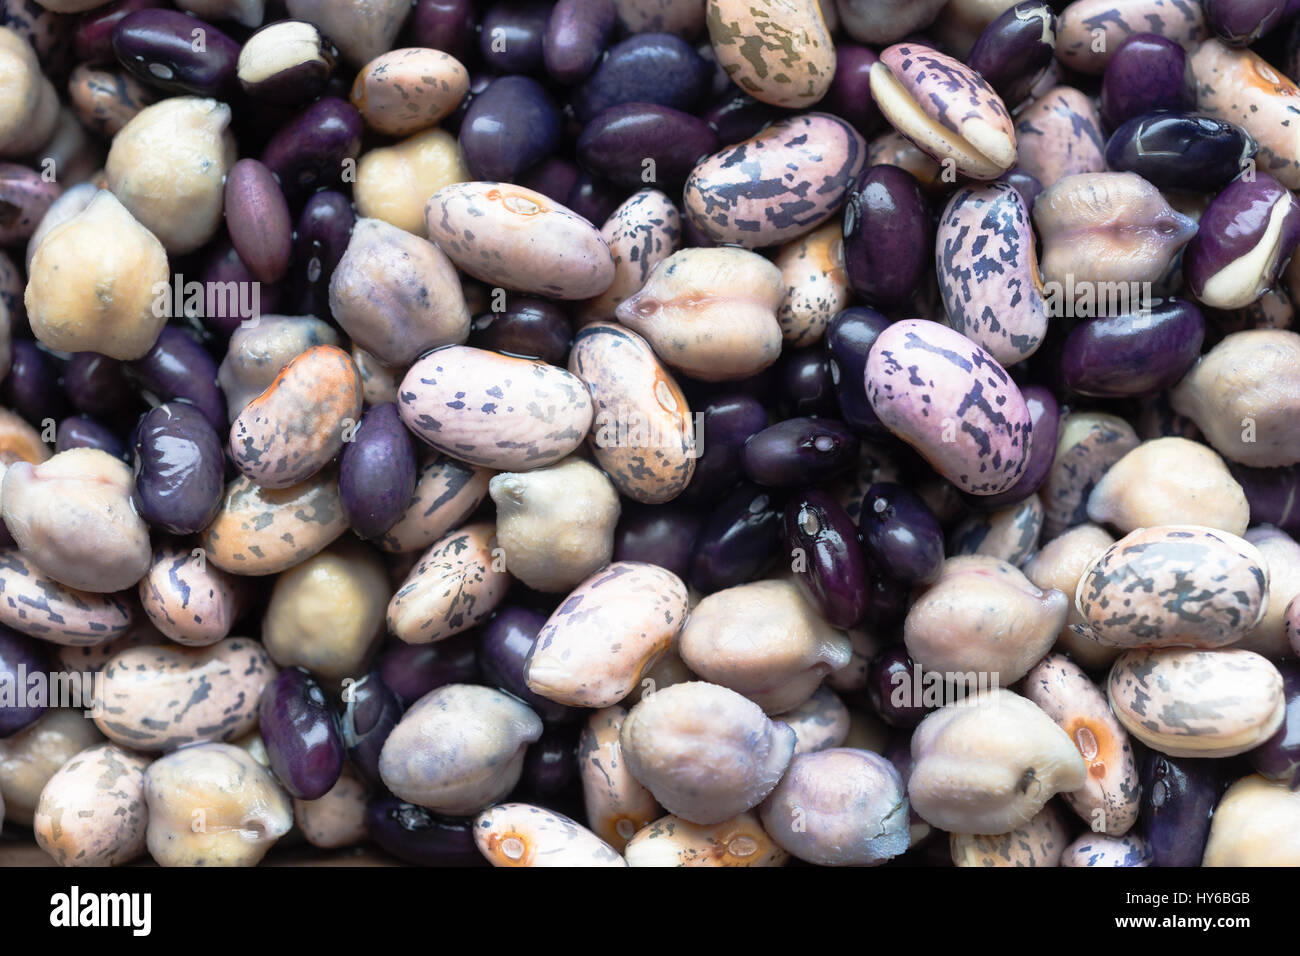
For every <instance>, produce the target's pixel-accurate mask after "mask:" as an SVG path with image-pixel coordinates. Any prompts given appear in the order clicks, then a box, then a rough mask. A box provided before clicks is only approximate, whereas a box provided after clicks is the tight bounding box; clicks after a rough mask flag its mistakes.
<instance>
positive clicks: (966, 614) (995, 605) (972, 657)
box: [903, 555, 1070, 686]
mask: <svg viewBox="0 0 1300 956" xmlns="http://www.w3.org/2000/svg"><path fill="white" fill-rule="evenodd" d="M1069 608H1070V599H1069V598H1068V597H1067V596H1066V595H1065V594H1063V593H1062V592H1060V591H1055V590H1052V591H1040V590H1039V589H1038V588H1037V587H1035V586H1034V585H1033V584H1032V583H1031V582H1030V581H1029V579H1028V578H1026V577H1025V576H1024V575H1023V574H1022V573H1021V572H1019V571H1017V570H1016V569H1015V568H1014V567H1012V566H1011V565H1010V564H1007V563H1006V562H1005V561H999V560H998V559H997V558H993V557H988V556H986V555H973V556H967V557H956V558H949V559H948V560H947V561H945V562H944V563H943V569H942V571H941V572H940V575H939V579H938V580H937V581H936V582H935V583H934V584H932V585H931V586H930V587H929V588H928V589H927V590H926V591H925V592H924V593H923V594H921V595H920V596H919V597H918V598H917V599H916V601H915V602H913V604H912V607H911V610H909V611H908V612H907V619H906V620H905V621H904V623H903V640H904V641H905V642H906V643H907V651H908V653H909V654H910V655H911V657H912V660H913V661H914V662H915V663H916V664H917V666H918V667H920V668H921V670H923V671H931V672H934V673H942V674H945V675H962V676H964V675H966V674H971V673H975V674H979V675H985V674H991V675H993V678H992V679H993V680H994V681H996V683H994V684H993V686H999V685H1001V686H1008V685H1010V684H1012V683H1014V682H1015V681H1018V680H1020V678H1021V677H1024V676H1025V674H1026V673H1027V672H1028V671H1029V669H1030V668H1031V667H1033V666H1034V664H1035V663H1037V662H1038V661H1039V660H1040V659H1042V657H1043V655H1044V654H1046V653H1047V652H1048V650H1049V649H1050V648H1051V646H1052V644H1053V643H1054V642H1055V640H1056V635H1057V634H1058V633H1059V632H1060V630H1061V628H1062V627H1063V626H1064V624H1065V618H1066V615H1067V614H1068V612H1069ZM946 679H947V680H949V681H951V680H953V679H954V678H952V677H948V678H946ZM986 683H987V678H986Z"/></svg>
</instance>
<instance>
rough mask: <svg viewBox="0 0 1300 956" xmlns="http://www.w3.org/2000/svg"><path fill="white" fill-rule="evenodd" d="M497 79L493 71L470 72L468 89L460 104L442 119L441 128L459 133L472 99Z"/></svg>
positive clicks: (472, 101) (454, 133)
mask: <svg viewBox="0 0 1300 956" xmlns="http://www.w3.org/2000/svg"><path fill="white" fill-rule="evenodd" d="M496 79H497V76H496V74H495V73H472V74H470V78H469V90H468V91H467V92H466V93H465V95H464V96H463V97H462V98H461V101H460V105H459V106H457V107H456V108H455V109H454V110H452V111H451V114H450V115H449V116H447V117H445V118H444V119H443V121H442V128H443V129H445V130H446V131H447V132H449V133H451V134H452V135H457V136H458V135H460V127H461V123H463V122H464V120H465V114H466V113H468V112H469V108H470V107H471V106H473V105H474V101H475V100H476V99H478V97H479V96H481V95H482V93H483V91H484V90H486V89H487V88H488V87H489V86H491V85H492V84H493V83H494V82H495V81H496Z"/></svg>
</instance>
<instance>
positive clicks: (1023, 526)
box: [951, 495, 1043, 567]
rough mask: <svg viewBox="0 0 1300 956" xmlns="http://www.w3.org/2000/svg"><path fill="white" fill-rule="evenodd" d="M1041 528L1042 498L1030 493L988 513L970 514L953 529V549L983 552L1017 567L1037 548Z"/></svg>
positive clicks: (953, 551) (975, 552) (954, 552)
mask: <svg viewBox="0 0 1300 956" xmlns="http://www.w3.org/2000/svg"><path fill="white" fill-rule="evenodd" d="M1042 531H1043V502H1042V500H1041V499H1040V498H1039V497H1038V496H1037V495H1030V496H1029V497H1028V498H1026V499H1024V501H1021V502H1020V503H1018V504H1014V505H1008V506H1007V507H1005V508H1001V509H999V510H998V511H994V512H990V513H988V514H975V515H971V516H970V517H969V518H967V519H966V520H965V521H963V522H962V523H961V524H959V525H957V527H956V528H954V529H953V532H952V548H951V550H952V553H953V554H955V555H962V554H983V555H989V556H990V557H994V558H997V559H998V560H1000V561H1005V562H1006V563H1007V564H1010V565H1011V566H1012V567H1019V566H1020V565H1022V564H1024V563H1025V560H1026V559H1027V558H1028V557H1029V556H1030V555H1031V554H1033V553H1034V552H1035V551H1037V550H1038V541H1039V537H1040V536H1041V534H1042Z"/></svg>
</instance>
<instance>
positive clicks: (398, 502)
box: [339, 402, 416, 540]
mask: <svg viewBox="0 0 1300 956" xmlns="http://www.w3.org/2000/svg"><path fill="white" fill-rule="evenodd" d="M415 471H416V463H415V443H414V441H412V439H411V433H410V432H409V431H408V430H407V428H406V426H405V425H403V424H402V419H401V418H400V417H399V416H398V414H397V405H396V403H394V402H384V403H383V404H382V405H375V406H372V407H371V408H369V409H367V410H366V413H365V414H364V415H363V416H362V417H361V423H360V425H358V426H357V430H356V434H355V435H353V436H352V439H351V440H350V441H348V442H347V443H346V444H344V446H343V453H342V455H340V456H339V500H340V501H341V502H342V504H343V514H344V515H346V516H347V519H348V524H349V525H351V527H352V530H353V531H355V532H356V533H357V535H358V536H359V537H361V538H366V539H368V540H371V539H374V538H378V537H380V536H382V535H383V533H384V532H385V531H387V530H388V529H389V528H391V527H392V526H393V525H395V524H396V523H397V519H398V518H400V517H402V512H404V511H405V510H406V506H407V505H409V504H410V503H411V496H412V495H414V494H415Z"/></svg>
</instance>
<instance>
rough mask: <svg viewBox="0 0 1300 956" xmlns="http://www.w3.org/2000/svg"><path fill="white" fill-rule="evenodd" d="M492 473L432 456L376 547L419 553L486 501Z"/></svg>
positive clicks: (394, 551)
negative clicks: (408, 497)
mask: <svg viewBox="0 0 1300 956" xmlns="http://www.w3.org/2000/svg"><path fill="white" fill-rule="evenodd" d="M491 477H492V472H491V471H490V470H489V469H487V468H478V467H475V466H473V465H467V464H465V463H464V462H460V461H457V460H456V459H454V458H446V457H444V456H442V455H434V456H432V457H431V458H430V459H429V460H428V461H427V462H426V463H425V464H424V465H423V466H422V467H421V468H420V471H419V474H418V475H417V476H416V480H415V494H414V495H413V496H412V497H411V503H410V504H408V505H407V506H406V510H405V511H403V512H402V516H401V517H400V518H398V519H397V523H396V524H394V525H393V526H392V527H391V528H389V529H388V530H387V531H386V532H385V533H384V535H383V536H382V537H381V538H379V539H378V540H377V541H376V542H375V544H377V545H378V546H379V547H380V548H381V549H382V550H384V551H388V552H391V553H398V554H400V553H406V552H410V551H420V550H423V549H424V548H427V547H428V546H429V545H431V544H433V542H435V541H437V540H438V539H439V538H441V537H442V536H443V535H445V534H446V533H447V532H448V531H450V530H452V529H453V528H455V527H457V526H458V525H460V524H462V523H463V522H464V521H465V519H466V518H468V517H469V516H470V515H471V514H473V512H474V509H476V508H477V507H478V506H479V504H480V503H482V501H483V499H484V498H486V497H487V493H488V486H489V480H490V479H491Z"/></svg>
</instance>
